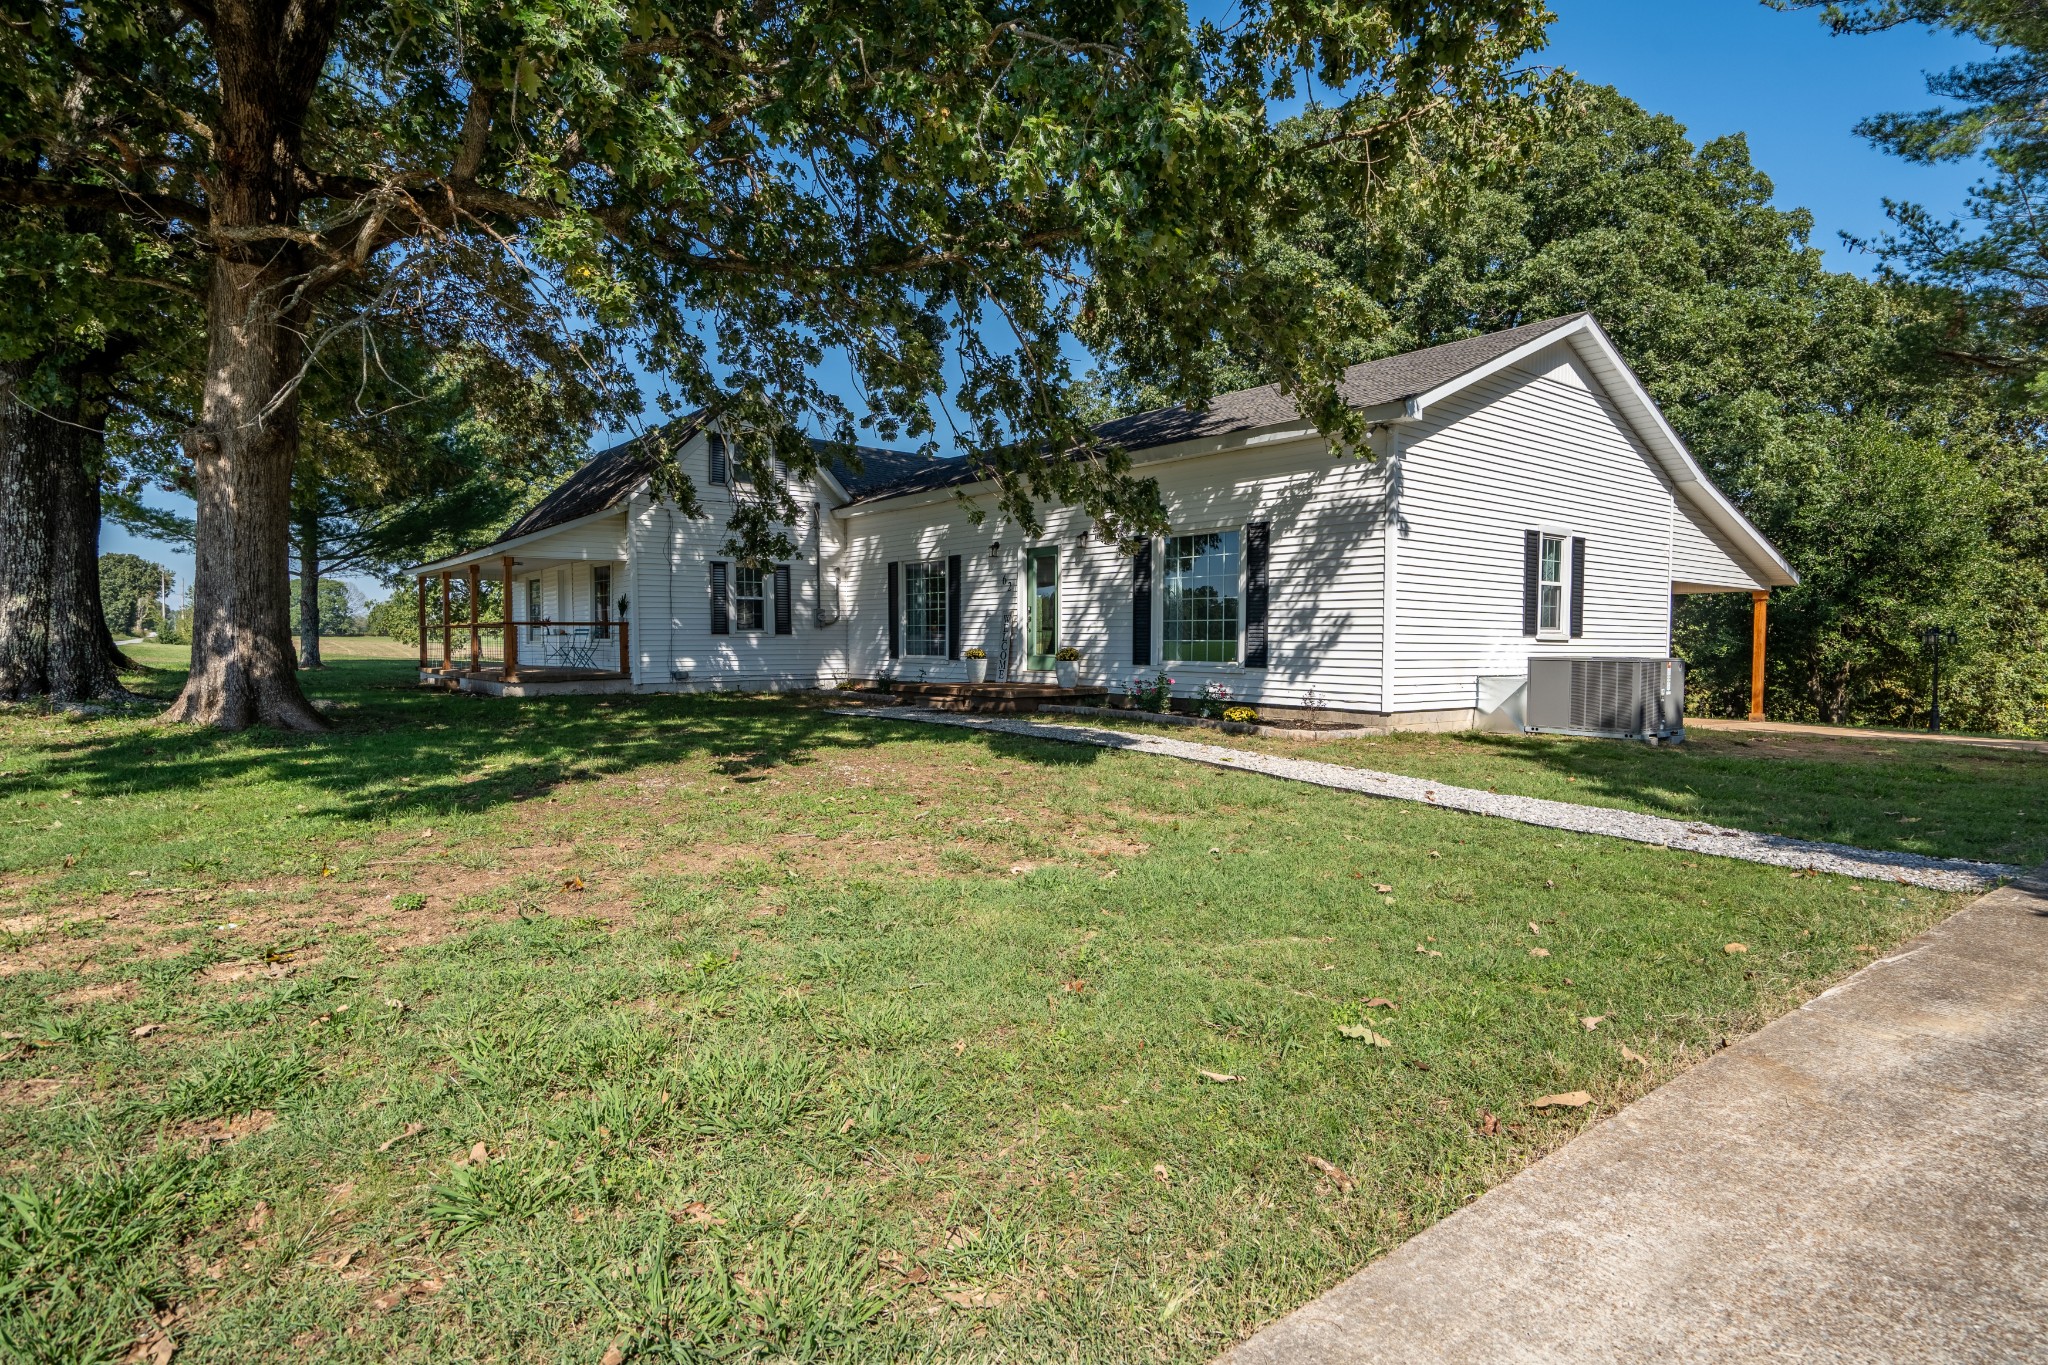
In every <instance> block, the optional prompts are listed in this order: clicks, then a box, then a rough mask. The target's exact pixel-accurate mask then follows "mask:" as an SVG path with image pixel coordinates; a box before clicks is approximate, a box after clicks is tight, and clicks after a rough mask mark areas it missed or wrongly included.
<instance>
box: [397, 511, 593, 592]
mask: <svg viewBox="0 0 2048 1365" xmlns="http://www.w3.org/2000/svg"><path fill="white" fill-rule="evenodd" d="M629 496H630V495H629ZM625 511H626V509H625V508H624V507H621V506H620V505H619V504H618V503H616V502H615V503H613V504H612V505H611V506H609V507H604V508H600V509H598V510H597V511H595V512H586V513H585V514H584V515H582V516H580V517H577V518H575V519H574V520H571V521H565V522H562V523H560V524H558V525H555V526H548V527H544V528H542V529H541V530H538V531H528V532H527V533H526V534H525V535H523V536H515V537H513V538H512V539H510V540H498V541H493V542H491V543H490V544H489V545H486V546H484V547H482V548H481V549H476V550H470V551H467V552H466V553H463V554H459V555H449V556H447V557H446V558H444V559H430V560H428V561H427V562H426V563H424V564H415V565H413V566H412V567H411V568H409V569H406V570H404V573H405V574H406V575H408V576H418V575H420V574H428V573H439V572H440V571H441V570H443V569H459V568H461V567H462V566H463V565H465V564H470V563H477V564H481V563H483V562H484V561H485V560H488V559H502V558H504V557H505V556H506V555H508V554H512V552H513V551H514V550H515V549H517V548H518V547H519V546H521V545H530V544H532V543H533V542H534V541H536V540H539V539H540V538H541V537H542V536H554V535H560V534H561V533H562V532H564V531H569V530H574V529H575V528H576V527H578V526H584V525H587V524H589V523H590V522H593V521H596V520H597V519H598V518H599V517H609V516H623V515H624V514H625ZM513 557H514V558H515V559H516V558H517V557H518V556H517V555H513ZM592 562H593V563H594V562H595V561H592ZM611 562H612V563H614V564H616V563H618V562H619V561H618V560H617V559H614V560H612V561H611Z"/></svg>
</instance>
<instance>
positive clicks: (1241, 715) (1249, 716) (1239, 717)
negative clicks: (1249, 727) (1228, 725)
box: [1223, 706, 1259, 724]
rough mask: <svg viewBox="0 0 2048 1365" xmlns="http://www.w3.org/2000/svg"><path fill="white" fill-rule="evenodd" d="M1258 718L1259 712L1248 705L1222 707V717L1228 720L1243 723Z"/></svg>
mask: <svg viewBox="0 0 2048 1365" xmlns="http://www.w3.org/2000/svg"><path fill="white" fill-rule="evenodd" d="M1258 718H1259V713H1258V712H1256V711H1254V710H1252V708H1251V707H1249V706H1226V707H1224V708H1223V719H1225V720H1228V721H1235V722H1237V723H1239V724H1245V723H1248V722H1251V721H1255V720H1257V719H1258Z"/></svg>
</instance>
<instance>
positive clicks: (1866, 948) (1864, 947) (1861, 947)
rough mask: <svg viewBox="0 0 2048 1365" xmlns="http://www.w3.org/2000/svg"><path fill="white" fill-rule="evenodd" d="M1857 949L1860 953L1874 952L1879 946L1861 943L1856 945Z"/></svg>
mask: <svg viewBox="0 0 2048 1365" xmlns="http://www.w3.org/2000/svg"><path fill="white" fill-rule="evenodd" d="M1856 951H1857V952H1859V953H1874V952H1876V951H1877V947H1876V945H1875V944H1870V943H1859V944H1857V945H1856Z"/></svg>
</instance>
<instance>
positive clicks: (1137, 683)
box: [1124, 673, 1173, 711]
mask: <svg viewBox="0 0 2048 1365" xmlns="http://www.w3.org/2000/svg"><path fill="white" fill-rule="evenodd" d="M1172 698H1173V679H1171V678H1169V677H1167V676H1166V675H1165V674H1164V673H1161V674H1159V675H1157V676H1156V677H1151V678H1147V677H1143V676H1141V675H1139V674H1136V673H1133V674H1132V675H1131V676H1130V678H1129V679H1128V680H1127V681H1126V682H1125V683H1124V705H1125V706H1128V707H1130V708H1131V709H1132V710H1134V711H1164V710H1166V708H1167V703H1168V702H1169V701H1171V700H1172Z"/></svg>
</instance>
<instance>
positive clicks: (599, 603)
mask: <svg viewBox="0 0 2048 1365" xmlns="http://www.w3.org/2000/svg"><path fill="white" fill-rule="evenodd" d="M590 608H591V611H590V619H591V620H593V621H595V622H597V629H596V630H594V631H592V632H591V635H592V637H593V638H594V639H599V640H609V639H611V638H612V626H611V621H612V569H611V565H609V564H599V565H597V566H596V567H595V568H593V569H591V571H590Z"/></svg>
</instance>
